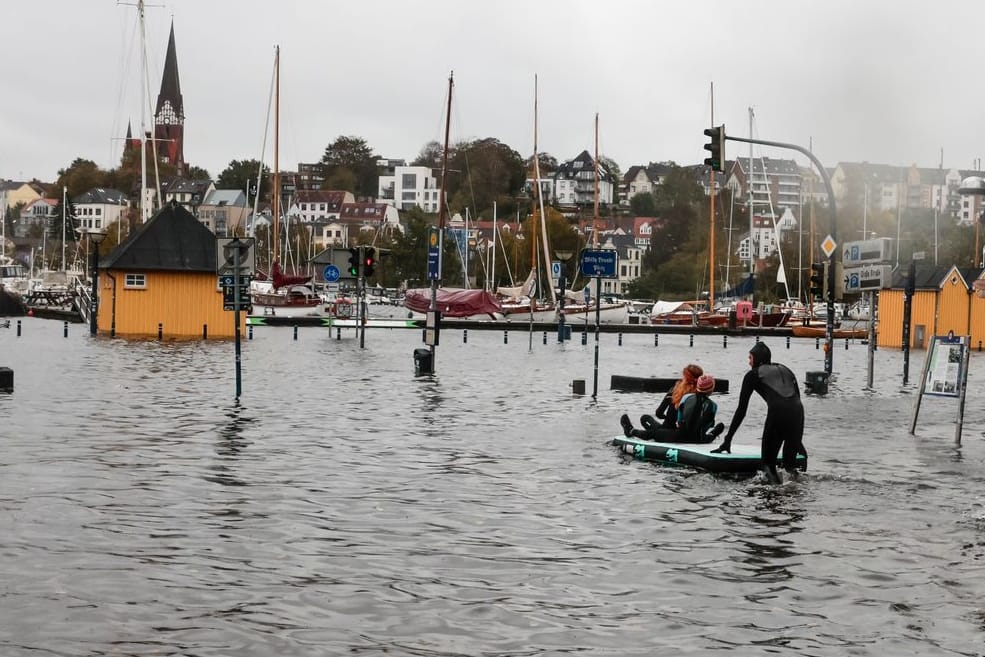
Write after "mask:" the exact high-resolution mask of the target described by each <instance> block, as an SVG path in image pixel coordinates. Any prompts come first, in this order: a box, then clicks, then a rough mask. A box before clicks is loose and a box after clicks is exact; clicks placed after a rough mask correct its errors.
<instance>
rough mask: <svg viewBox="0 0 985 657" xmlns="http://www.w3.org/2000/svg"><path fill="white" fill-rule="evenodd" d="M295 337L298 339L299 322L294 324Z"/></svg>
mask: <svg viewBox="0 0 985 657" xmlns="http://www.w3.org/2000/svg"><path fill="white" fill-rule="evenodd" d="M294 339H295V340H297V339H298V325H297V324H295V325H294Z"/></svg>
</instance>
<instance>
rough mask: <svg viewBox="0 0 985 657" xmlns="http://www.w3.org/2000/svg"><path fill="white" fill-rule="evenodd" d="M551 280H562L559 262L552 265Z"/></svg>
mask: <svg viewBox="0 0 985 657" xmlns="http://www.w3.org/2000/svg"><path fill="white" fill-rule="evenodd" d="M551 278H553V279H554V280H555V281H556V280H558V279H559V278H561V263H560V262H559V261H557V260H555V261H553V262H552V263H551Z"/></svg>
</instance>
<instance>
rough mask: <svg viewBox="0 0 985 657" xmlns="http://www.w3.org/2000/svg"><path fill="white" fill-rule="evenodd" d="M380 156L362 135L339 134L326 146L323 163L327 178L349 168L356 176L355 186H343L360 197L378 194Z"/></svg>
mask: <svg viewBox="0 0 985 657" xmlns="http://www.w3.org/2000/svg"><path fill="white" fill-rule="evenodd" d="M378 159H379V156H377V155H375V154H373V149H372V148H370V146H369V144H367V143H366V140H365V139H363V138H361V137H352V136H339V137H338V138H336V140H335V141H334V142H332V143H331V144H329V145H328V146H326V147H325V154H324V155H322V159H321V163H322V164H323V165H325V178H326V179H328V178H331V177H332V175H333V174H334V173H335V172H336V171H337V170H339V169H348V170H349V171H350V172H352V174H353V176H354V177H355V185H354V186H353V187H346V188H343V189H344V190H346V191H350V192H353V193H354V194H356V195H357V196H360V197H372V196H376V193H377V191H378V182H379V174H378V171H377V167H376V161H377V160H378Z"/></svg>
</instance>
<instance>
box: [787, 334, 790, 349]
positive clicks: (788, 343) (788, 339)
mask: <svg viewBox="0 0 985 657" xmlns="http://www.w3.org/2000/svg"><path fill="white" fill-rule="evenodd" d="M789 348H790V336H789V335H788V336H787V349H789Z"/></svg>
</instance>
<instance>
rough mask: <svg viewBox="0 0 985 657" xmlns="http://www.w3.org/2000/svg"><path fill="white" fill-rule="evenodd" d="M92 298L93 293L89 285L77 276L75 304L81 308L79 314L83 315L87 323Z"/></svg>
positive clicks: (83, 319)
mask: <svg viewBox="0 0 985 657" xmlns="http://www.w3.org/2000/svg"><path fill="white" fill-rule="evenodd" d="M91 299H92V294H91V290H90V289H89V286H87V285H86V284H85V282H84V281H82V280H80V279H78V278H76V279H75V305H76V307H77V308H78V309H79V315H80V316H81V317H82V321H83V322H84V323H86V324H88V323H89V308H90V307H91V304H90V300H91Z"/></svg>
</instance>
